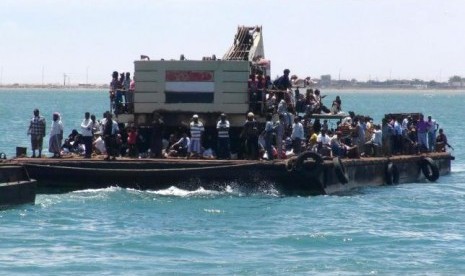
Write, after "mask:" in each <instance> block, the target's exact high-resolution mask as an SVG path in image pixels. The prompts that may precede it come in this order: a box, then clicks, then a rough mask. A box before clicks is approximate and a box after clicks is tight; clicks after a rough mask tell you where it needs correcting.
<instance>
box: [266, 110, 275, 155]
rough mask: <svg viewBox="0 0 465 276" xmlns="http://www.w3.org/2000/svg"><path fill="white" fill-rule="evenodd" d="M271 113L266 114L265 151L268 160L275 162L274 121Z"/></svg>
mask: <svg viewBox="0 0 465 276" xmlns="http://www.w3.org/2000/svg"><path fill="white" fill-rule="evenodd" d="M272 118H273V117H272V115H271V113H268V114H266V124H265V150H266V155H267V156H268V160H273V133H274V128H273V121H272Z"/></svg>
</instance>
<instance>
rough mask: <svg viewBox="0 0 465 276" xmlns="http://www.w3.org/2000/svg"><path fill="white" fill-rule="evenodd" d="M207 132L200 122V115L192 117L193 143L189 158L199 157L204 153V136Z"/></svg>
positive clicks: (191, 142) (190, 146) (190, 145)
mask: <svg viewBox="0 0 465 276" xmlns="http://www.w3.org/2000/svg"><path fill="white" fill-rule="evenodd" d="M204 131H205V128H204V127H203V124H202V122H200V121H199V115H197V114H194V116H192V122H191V123H190V132H191V141H190V144H189V157H199V156H200V154H201V153H202V150H201V145H202V134H203V132H204Z"/></svg>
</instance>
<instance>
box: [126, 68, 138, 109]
mask: <svg viewBox="0 0 465 276" xmlns="http://www.w3.org/2000/svg"><path fill="white" fill-rule="evenodd" d="M135 90H136V77H135V76H133V77H132V80H131V82H130V83H129V91H128V93H127V95H126V96H127V98H126V99H127V100H128V113H133V112H134V92H135Z"/></svg>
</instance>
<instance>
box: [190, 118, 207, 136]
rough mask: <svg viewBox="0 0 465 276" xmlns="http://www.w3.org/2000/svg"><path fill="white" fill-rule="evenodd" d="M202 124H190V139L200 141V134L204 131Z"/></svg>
mask: <svg viewBox="0 0 465 276" xmlns="http://www.w3.org/2000/svg"><path fill="white" fill-rule="evenodd" d="M204 130H205V129H204V127H203V124H202V123H201V122H197V123H196V122H191V124H190V131H191V138H192V139H200V137H201V136H202V132H203V131H204Z"/></svg>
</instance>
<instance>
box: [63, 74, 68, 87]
mask: <svg viewBox="0 0 465 276" xmlns="http://www.w3.org/2000/svg"><path fill="white" fill-rule="evenodd" d="M66 77H67V76H66V73H63V86H66Z"/></svg>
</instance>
